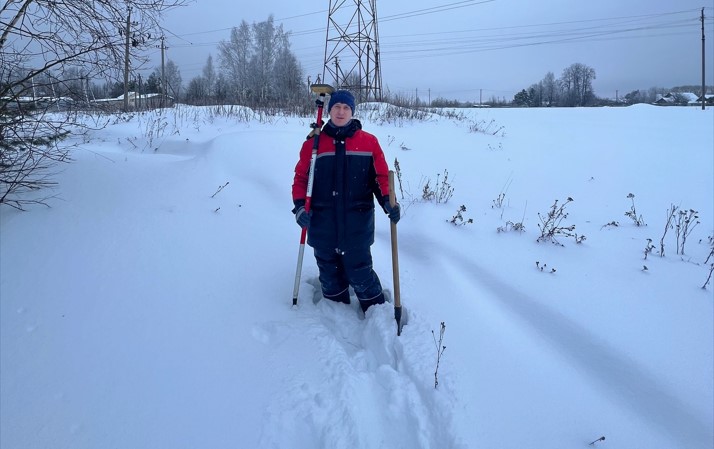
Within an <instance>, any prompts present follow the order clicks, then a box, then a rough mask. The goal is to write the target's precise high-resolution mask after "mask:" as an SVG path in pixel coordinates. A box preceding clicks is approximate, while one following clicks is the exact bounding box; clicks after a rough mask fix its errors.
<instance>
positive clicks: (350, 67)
mask: <svg viewBox="0 0 714 449" xmlns="http://www.w3.org/2000/svg"><path fill="white" fill-rule="evenodd" d="M330 78H332V80H333V81H334V84H335V86H336V87H338V88H342V89H348V90H350V91H351V92H352V93H354V94H355V95H356V96H357V97H358V100H359V101H361V102H362V101H370V100H376V101H380V100H381V99H382V72H381V65H380V62H379V33H378V32H377V1H376V0H365V1H362V0H330V9H329V11H328V16H327V33H326V39H325V61H324V67H323V70H322V79H323V80H324V81H326V82H328V81H329V80H330Z"/></svg>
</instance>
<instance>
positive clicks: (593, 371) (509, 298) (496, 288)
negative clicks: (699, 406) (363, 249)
mask: <svg viewBox="0 0 714 449" xmlns="http://www.w3.org/2000/svg"><path fill="white" fill-rule="evenodd" d="M419 238H420V239H422V240H430V238H429V237H428V236H426V235H422V236H420V237H419ZM424 246H426V247H429V248H435V247H438V248H441V251H440V252H439V253H438V254H430V256H429V257H430V258H432V262H433V259H434V258H438V259H440V263H436V262H433V263H434V264H435V265H437V266H440V267H441V269H442V270H443V273H447V275H449V276H450V277H452V278H453V279H454V280H455V282H461V283H463V282H464V280H466V282H469V283H470V284H472V285H471V286H469V290H470V291H471V290H473V291H478V290H479V289H480V290H484V289H485V290H488V291H490V293H491V294H490V296H488V298H497V299H498V301H499V302H500V305H501V306H503V308H504V309H505V310H507V311H508V312H509V313H511V314H513V315H515V316H517V317H518V318H519V319H520V320H521V321H522V322H523V323H525V324H526V325H527V326H528V327H530V328H531V329H532V330H533V331H535V332H537V333H538V334H539V335H541V336H543V337H545V338H546V339H547V340H548V341H550V343H551V347H553V348H554V349H555V350H557V351H558V352H559V353H560V354H562V355H563V356H565V357H566V358H567V359H568V360H570V362H571V363H572V364H574V365H576V366H578V367H579V368H580V369H581V371H582V372H584V373H585V374H586V375H587V376H589V377H590V378H591V379H593V380H594V381H596V382H597V383H598V384H600V385H602V386H603V390H604V391H606V392H608V393H609V394H610V396H611V397H612V398H613V399H614V400H616V401H618V402H619V403H621V404H623V405H624V406H626V407H628V408H629V409H631V410H632V412H634V413H635V414H636V415H637V416H640V417H641V418H643V419H644V420H646V421H649V422H650V423H651V424H652V425H653V426H654V427H656V428H659V429H661V430H662V431H663V432H665V433H666V434H668V435H669V436H670V437H671V438H673V439H674V440H676V441H680V442H681V444H683V446H682V447H686V446H687V444H690V443H691V442H692V441H711V439H712V434H711V430H710V429H711V427H710V426H708V425H707V424H706V423H704V422H702V421H701V420H700V419H699V417H698V415H697V414H696V413H695V412H694V411H693V410H692V409H691V408H690V407H689V406H688V405H687V404H686V403H684V402H683V401H681V400H680V399H679V398H678V397H676V396H675V395H674V394H673V393H672V392H670V390H669V389H668V388H667V386H666V385H664V384H662V383H661V382H660V381H659V380H658V379H656V378H655V377H653V376H652V375H651V374H649V373H648V372H647V370H646V369H644V368H643V367H641V366H640V365H639V364H638V363H637V362H636V361H635V360H632V359H631V358H629V357H627V356H626V355H624V354H622V353H621V352H620V351H618V350H617V348H615V347H613V346H612V345H610V344H609V343H607V342H606V341H604V340H602V339H599V338H597V336H595V335H593V334H591V333H590V332H588V331H587V330H586V329H584V328H583V327H582V326H579V325H578V324H577V323H575V322H574V321H572V320H570V319H569V318H567V317H566V316H564V315H562V314H560V313H558V312H557V311H556V310H553V309H551V308H550V307H548V306H546V305H543V304H540V303H539V302H538V301H536V300H534V299H533V298H532V297H531V296H529V295H527V294H524V293H523V292H521V291H519V290H517V289H515V288H513V287H511V286H510V285H509V284H507V283H505V282H503V281H501V280H500V279H499V278H498V277H497V276H494V275H492V274H490V272H489V271H488V269H485V268H484V267H482V266H480V265H478V264H476V263H474V262H473V261H472V260H471V259H469V258H467V257H464V256H463V255H462V254H460V253H459V252H458V251H457V250H455V249H453V248H448V247H447V246H445V245H443V244H441V245H439V244H437V243H435V242H430V243H428V244H427V245H424ZM408 251H409V249H407V252H408ZM470 307H473V304H470Z"/></svg>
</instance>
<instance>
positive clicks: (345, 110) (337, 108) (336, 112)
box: [330, 103, 352, 126]
mask: <svg viewBox="0 0 714 449" xmlns="http://www.w3.org/2000/svg"><path fill="white" fill-rule="evenodd" d="M351 119H352V109H351V108H350V107H349V106H348V105H346V104H344V103H335V104H334V105H333V106H332V109H330V120H332V123H334V124H335V126H345V125H346V124H347V123H348V122H349V121H350V120H351Z"/></svg>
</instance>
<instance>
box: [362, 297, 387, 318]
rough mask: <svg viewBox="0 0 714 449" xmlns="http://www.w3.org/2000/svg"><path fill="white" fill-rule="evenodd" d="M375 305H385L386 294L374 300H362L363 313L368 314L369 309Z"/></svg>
mask: <svg viewBox="0 0 714 449" xmlns="http://www.w3.org/2000/svg"><path fill="white" fill-rule="evenodd" d="M375 304H384V293H380V294H379V295H377V296H375V297H374V298H372V299H360V300H359V305H360V307H362V311H363V312H364V313H367V309H369V308H370V307H371V306H373V305H375Z"/></svg>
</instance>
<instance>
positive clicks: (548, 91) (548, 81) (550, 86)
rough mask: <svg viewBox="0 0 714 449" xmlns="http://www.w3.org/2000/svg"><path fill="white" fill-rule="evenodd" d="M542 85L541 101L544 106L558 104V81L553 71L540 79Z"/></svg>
mask: <svg viewBox="0 0 714 449" xmlns="http://www.w3.org/2000/svg"><path fill="white" fill-rule="evenodd" d="M541 84H542V85H543V102H544V104H545V105H546V106H556V105H557V104H558V83H557V81H556V80H555V75H553V72H548V73H546V74H545V77H543V81H541Z"/></svg>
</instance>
